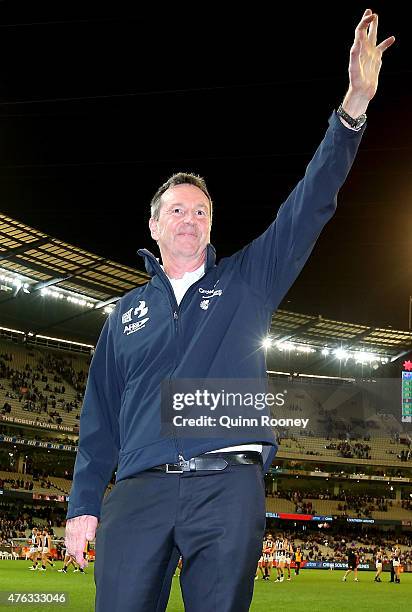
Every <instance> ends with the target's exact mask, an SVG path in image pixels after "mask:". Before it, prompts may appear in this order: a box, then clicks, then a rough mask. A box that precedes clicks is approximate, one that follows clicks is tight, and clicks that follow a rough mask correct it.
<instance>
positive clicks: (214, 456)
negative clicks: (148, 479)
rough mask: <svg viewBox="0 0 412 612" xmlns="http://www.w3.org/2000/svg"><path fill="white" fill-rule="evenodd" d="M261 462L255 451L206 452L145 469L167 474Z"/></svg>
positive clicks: (222, 468)
mask: <svg viewBox="0 0 412 612" xmlns="http://www.w3.org/2000/svg"><path fill="white" fill-rule="evenodd" d="M254 463H257V464H262V455H261V454H260V453H259V452H255V451H245V452H244V453H210V454H209V453H208V454H205V455H199V457H193V458H192V459H187V460H186V459H183V458H182V459H181V460H180V461H179V462H178V463H164V464H163V465H156V466H155V467H152V468H150V469H149V470H146V471H147V472H166V473H168V474H181V473H182V472H197V471H199V470H218V471H220V470H224V469H225V468H227V466H228V465H251V464H254Z"/></svg>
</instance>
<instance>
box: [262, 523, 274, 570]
mask: <svg viewBox="0 0 412 612" xmlns="http://www.w3.org/2000/svg"><path fill="white" fill-rule="evenodd" d="M274 550H275V542H274V540H273V536H272V534H271V533H268V534H267V536H266V539H265V540H264V541H263V564H264V567H265V575H264V580H270V575H271V572H272V567H273V553H274Z"/></svg>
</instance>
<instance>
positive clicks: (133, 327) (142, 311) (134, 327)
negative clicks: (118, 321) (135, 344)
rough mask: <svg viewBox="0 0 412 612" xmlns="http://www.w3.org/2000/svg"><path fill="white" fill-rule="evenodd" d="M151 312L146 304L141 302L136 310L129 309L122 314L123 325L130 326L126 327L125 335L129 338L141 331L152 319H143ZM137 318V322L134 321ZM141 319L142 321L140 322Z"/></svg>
mask: <svg viewBox="0 0 412 612" xmlns="http://www.w3.org/2000/svg"><path fill="white" fill-rule="evenodd" d="M148 312H149V308H148V307H147V306H146V302H145V301H144V300H141V301H140V302H139V304H138V305H137V306H136V308H129V310H127V311H126V312H125V313H123V314H122V323H123V325H125V323H128V324H129V325H125V327H124V329H123V333H124V334H126V335H127V336H129V335H130V334H134V332H137V331H139V330H140V329H143V327H145V325H146V323H147V322H148V320H149V318H150V317H146V318H145V319H142V318H141V317H144V316H145V315H146V314H147V313H148ZM136 316H137V319H138V320H137V321H132V319H133V318H134V317H136ZM139 319H140V320H139Z"/></svg>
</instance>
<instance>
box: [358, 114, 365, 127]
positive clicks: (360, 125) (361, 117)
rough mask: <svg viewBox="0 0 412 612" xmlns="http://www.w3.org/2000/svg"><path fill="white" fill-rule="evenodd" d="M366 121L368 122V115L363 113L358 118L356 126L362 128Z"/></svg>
mask: <svg viewBox="0 0 412 612" xmlns="http://www.w3.org/2000/svg"><path fill="white" fill-rule="evenodd" d="M365 122H366V115H361V116H360V117H358V118H357V119H356V128H357V129H359V128H361V127H362V126H363V125H364V123H365Z"/></svg>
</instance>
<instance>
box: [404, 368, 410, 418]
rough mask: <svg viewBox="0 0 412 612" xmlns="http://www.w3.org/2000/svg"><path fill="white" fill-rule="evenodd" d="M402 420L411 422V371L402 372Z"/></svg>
mask: <svg viewBox="0 0 412 612" xmlns="http://www.w3.org/2000/svg"><path fill="white" fill-rule="evenodd" d="M402 422H403V423H412V371H407V372H405V371H403V372H402Z"/></svg>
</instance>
